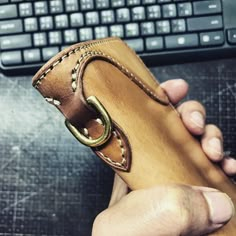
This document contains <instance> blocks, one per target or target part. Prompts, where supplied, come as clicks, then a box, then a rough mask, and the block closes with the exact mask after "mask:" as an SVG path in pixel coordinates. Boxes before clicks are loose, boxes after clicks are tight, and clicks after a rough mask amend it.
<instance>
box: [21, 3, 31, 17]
mask: <svg viewBox="0 0 236 236" xmlns="http://www.w3.org/2000/svg"><path fill="white" fill-rule="evenodd" d="M19 12H20V16H21V17H27V16H32V15H33V9H32V4H31V3H30V2H27V3H20V4H19Z"/></svg>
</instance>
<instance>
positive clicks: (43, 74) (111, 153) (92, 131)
mask: <svg viewBox="0 0 236 236" xmlns="http://www.w3.org/2000/svg"><path fill="white" fill-rule="evenodd" d="M33 86H34V87H35V88H36V89H37V90H38V91H39V92H40V93H41V94H42V95H43V97H44V98H45V100H46V101H47V102H49V103H51V104H53V105H55V106H56V107H57V108H58V109H59V110H60V111H61V112H62V113H63V114H64V116H65V118H66V121H65V124H66V126H67V128H68V129H69V130H70V131H71V133H72V134H73V135H74V136H75V137H76V138H77V139H78V140H79V141H80V142H81V143H83V144H85V145H87V146H89V147H91V148H92V149H93V151H94V152H95V153H96V154H97V156H99V157H100V158H101V159H102V160H103V161H104V162H106V163H107V164H108V165H109V166H110V167H111V168H113V169H114V171H116V172H117V173H118V174H119V175H120V176H121V177H122V179H123V180H124V181H125V182H126V183H127V184H128V186H129V187H130V188H131V189H133V190H134V189H140V188H147V187H150V186H153V185H157V184H169V183H181V184H191V185H200V186H209V187H213V188H217V189H220V190H221V191H223V192H226V193H227V194H228V195H229V196H230V197H231V198H232V200H233V202H234V203H235V204H236V191H235V190H236V189H235V186H234V184H233V183H232V182H231V181H230V180H229V179H228V177H227V176H226V175H225V174H224V173H223V172H222V171H221V169H220V168H219V167H218V166H217V165H214V164H213V163H211V162H210V161H209V160H208V158H207V157H206V156H205V154H204V153H203V151H202V148H201V146H200V144H199V142H198V141H197V140H195V138H193V137H192V136H191V134H190V133H189V132H188V131H187V130H186V128H185V127H184V125H183V123H182V121H181V119H180V117H179V114H178V112H177V111H176V110H175V109H174V107H173V106H172V105H171V104H170V102H169V100H168V97H167V95H166V94H165V92H164V91H163V90H162V88H161V87H160V86H159V84H158V82H157V80H156V79H155V78H154V77H153V75H152V74H151V73H150V71H149V70H148V69H147V68H146V66H145V65H144V64H143V62H142V61H141V59H140V58H139V57H138V56H137V55H136V54H135V52H134V51H133V50H131V49H130V48H129V47H128V46H127V45H126V44H125V43H124V42H123V41H122V40H120V39H119V38H107V39H103V40H97V41H89V42H84V43H79V44H76V45H73V46H71V47H69V48H67V49H64V50H63V51H62V52H60V53H59V54H58V55H56V56H55V57H53V58H52V59H51V60H50V61H49V62H47V63H46V64H45V65H44V66H43V67H42V68H41V69H40V70H39V71H38V73H37V74H36V75H35V76H34V78H33ZM214 235H227V236H233V235H236V217H234V218H233V219H232V220H231V221H230V222H229V223H228V224H227V225H226V226H224V227H223V228H222V229H221V230H220V231H218V232H216V233H214Z"/></svg>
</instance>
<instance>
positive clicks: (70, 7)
mask: <svg viewBox="0 0 236 236" xmlns="http://www.w3.org/2000/svg"><path fill="white" fill-rule="evenodd" d="M65 8H66V12H74V11H78V10H79V4H78V1H77V0H65Z"/></svg>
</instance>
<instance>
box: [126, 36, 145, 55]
mask: <svg viewBox="0 0 236 236" xmlns="http://www.w3.org/2000/svg"><path fill="white" fill-rule="evenodd" d="M125 42H126V43H127V44H128V45H129V47H131V48H132V49H133V50H134V51H136V52H142V51H143V50H144V45H143V39H127V40H125Z"/></svg>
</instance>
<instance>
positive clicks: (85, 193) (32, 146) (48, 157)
mask: <svg viewBox="0 0 236 236" xmlns="http://www.w3.org/2000/svg"><path fill="white" fill-rule="evenodd" d="M235 65H236V60H224V61H216V62H203V63H194V64H185V65H176V66H165V67H159V68H152V71H153V73H154V74H155V75H156V76H157V78H158V79H159V80H161V81H164V80H167V79H171V78H179V77H181V78H184V79H186V80H187V82H188V83H189V84H190V93H189V96H188V99H196V100H199V101H201V102H202V103H203V104H204V105H205V106H206V108H207V111H208V112H207V114H208V117H207V120H208V122H211V123H215V124H218V125H219V126H220V127H221V128H222V130H223V131H224V137H225V148H226V150H227V151H230V152H231V153H232V154H235V153H236V146H235V145H234V142H235V135H236V134H235V129H236V122H235V112H236V108H235V105H236V101H235V98H236V80H235V78H236V66H235ZM112 177H113V173H112V171H111V170H110V169H109V168H107V167H106V166H105V165H104V164H103V163H102V162H101V161H100V160H98V159H97V158H96V157H95V156H94V155H93V154H92V153H91V152H90V150H89V149H87V148H86V147H83V146H82V145H80V144H79V143H78V142H77V141H76V140H75V139H74V138H73V137H72V136H71V134H70V133H69V132H68V131H67V129H66V128H65V127H64V123H63V118H62V116H61V115H60V114H59V112H58V111H57V110H56V109H54V108H53V107H52V106H49V105H48V104H47V103H46V102H44V101H43V99H42V97H41V95H39V94H38V93H37V92H36V91H35V90H34V89H33V88H32V87H31V78H30V77H10V78H9V77H6V76H3V75H0V236H10V235H15V236H17V235H19V236H20V235H25V236H31V235H44V236H89V235H90V234H91V227H92V222H93V220H94V218H95V216H96V215H97V214H98V213H99V212H100V211H101V210H103V209H105V208H106V206H107V204H108V201H109V196H110V192H111V188H112Z"/></svg>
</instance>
